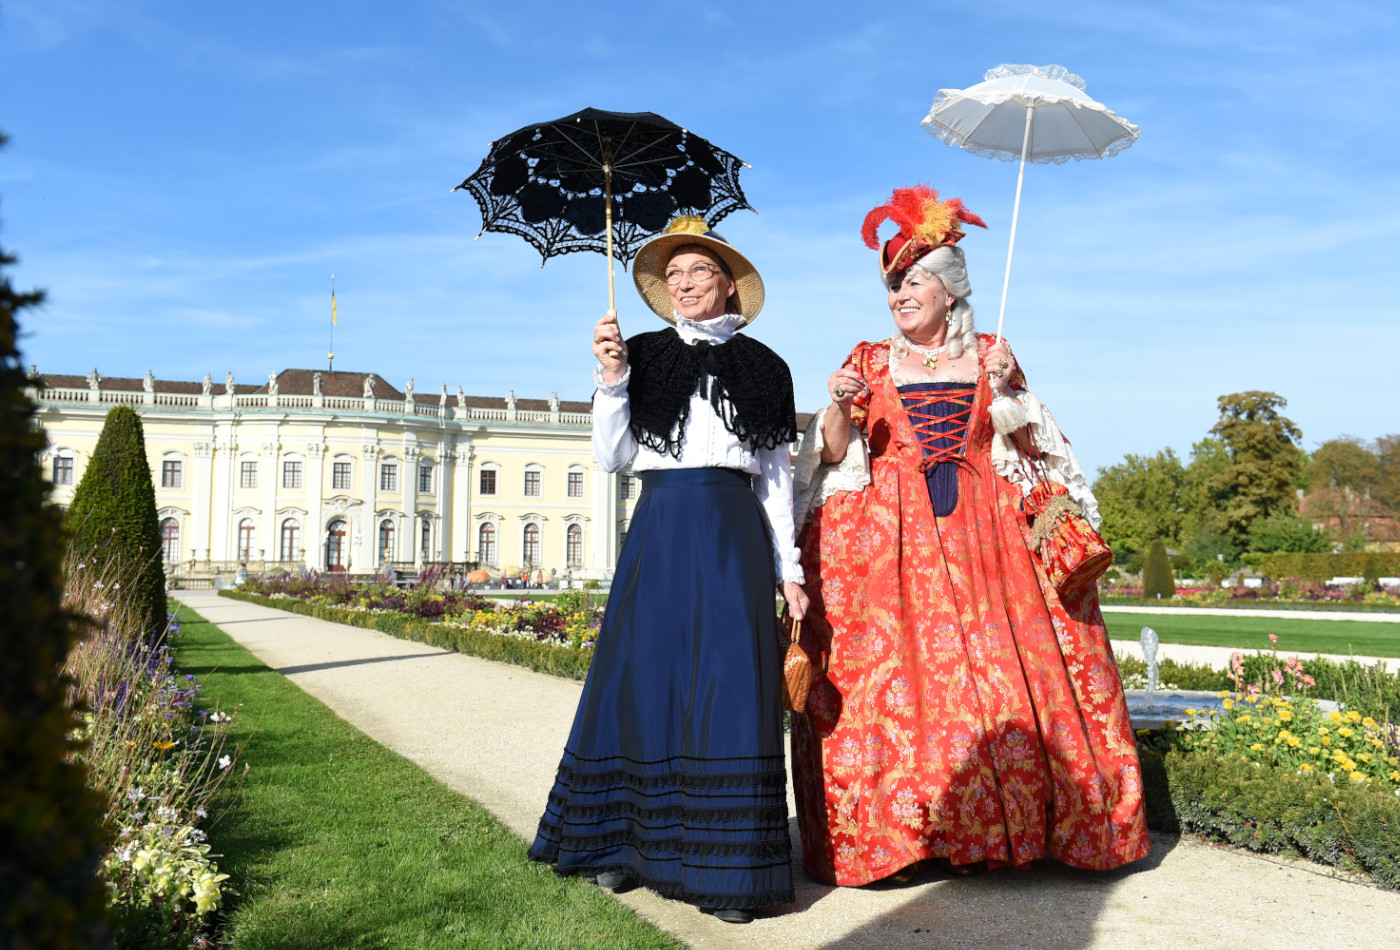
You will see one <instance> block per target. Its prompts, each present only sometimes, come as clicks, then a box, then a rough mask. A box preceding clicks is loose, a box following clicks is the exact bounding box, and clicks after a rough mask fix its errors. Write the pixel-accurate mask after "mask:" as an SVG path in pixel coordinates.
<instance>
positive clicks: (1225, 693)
mask: <svg viewBox="0 0 1400 950" xmlns="http://www.w3.org/2000/svg"><path fill="white" fill-rule="evenodd" d="M1229 695H1230V691H1229V690H1228V689H1222V690H1221V691H1220V692H1218V693H1216V694H1215V698H1216V699H1224V698H1225V697H1227V696H1229Z"/></svg>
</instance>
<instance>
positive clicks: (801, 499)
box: [793, 343, 870, 533]
mask: <svg viewBox="0 0 1400 950" xmlns="http://www.w3.org/2000/svg"><path fill="white" fill-rule="evenodd" d="M869 351H870V344H869V343H861V344H859V345H858V346H857V347H856V348H855V349H854V350H852V351H851V355H850V356H848V357H846V361H845V362H844V363H843V364H842V366H846V367H854V368H856V369H858V370H859V371H860V374H861V376H862V377H864V378H866V379H867V385H866V390H865V393H864V394H863V395H861V396H857V397H856V399H855V401H854V402H853V403H852V405H851V434H850V438H849V439H848V440H847V442H846V454H845V456H844V457H843V458H842V459H841V461H839V462H823V461H822V448H823V447H824V446H825V444H826V440H825V439H824V438H823V436H822V423H823V422H824V421H825V419H826V413H827V409H829V408H830V407H829V406H827V407H823V408H822V409H820V410H818V411H817V413H816V414H815V415H813V416H812V421H811V422H809V423H808V424H807V430H806V432H804V433H803V435H802V442H801V445H800V446H799V448H798V450H797V462H796V464H795V466H794V471H793V485H794V488H793V493H794V502H793V514H794V517H795V520H796V523H797V530H798V532H799V533H801V531H802V526H803V525H805V524H806V523H807V520H808V519H809V518H810V517H811V516H812V512H814V511H816V510H817V509H818V508H820V507H821V506H822V505H823V504H824V503H825V502H826V500H827V499H828V498H830V497H831V496H832V495H835V494H836V493H837V492H845V491H864V490H865V487H866V486H867V485H869V484H870V451H869V448H868V447H867V446H866V443H865V431H866V418H867V415H868V413H869V408H870V388H869V383H868V379H869V374H870V368H869V362H868V360H867V359H866V357H867V356H868V354H869Z"/></svg>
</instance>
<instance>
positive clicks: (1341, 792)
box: [1142, 749, 1400, 889]
mask: <svg viewBox="0 0 1400 950" xmlns="http://www.w3.org/2000/svg"><path fill="white" fill-rule="evenodd" d="M1142 768H1143V777H1144V786H1145V788H1146V790H1147V799H1148V801H1147V810H1148V826H1149V827H1150V828H1153V829H1154V830H1157V831H1166V832H1172V833H1177V832H1193V833H1195V834H1200V835H1204V836H1206V837H1208V838H1214V839H1216V840H1219V841H1226V842H1229V843H1230V844H1233V845H1237V846H1239V847H1242V848H1248V849H1250V850H1251V851H1260V852H1270V853H1283V854H1292V855H1298V856H1300V857H1304V858H1308V859H1309V860H1312V861H1316V862H1318V863H1320V864H1328V865H1332V866H1334V867H1338V868H1341V869H1343V870H1356V871H1363V872H1365V873H1366V874H1369V875H1370V876H1371V878H1372V880H1374V881H1375V882H1376V883H1377V884H1379V885H1381V886H1382V887H1387V888H1392V889H1400V798H1397V797H1396V796H1395V795H1393V794H1390V793H1388V792H1383V791H1377V790H1376V789H1375V788H1372V787H1368V786H1360V785H1353V784H1350V783H1346V782H1336V781H1334V780H1333V779H1331V778H1329V777H1328V776H1327V775H1326V774H1325V773H1317V772H1312V773H1304V774H1298V773H1295V772H1290V771H1287V770H1285V769H1280V768H1273V767H1269V766H1265V765H1260V764H1258V763H1255V762H1251V761H1249V760H1248V759H1246V758H1244V757H1243V756H1230V757H1227V758H1220V757H1217V756H1214V755H1209V754H1198V753H1194V752H1186V751H1181V750H1171V751H1168V752H1167V753H1166V754H1165V755H1163V754H1161V753H1159V752H1156V751H1153V750H1151V749H1144V750H1142Z"/></svg>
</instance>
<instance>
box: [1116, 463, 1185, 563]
mask: <svg viewBox="0 0 1400 950" xmlns="http://www.w3.org/2000/svg"><path fill="white" fill-rule="evenodd" d="M1185 487H1186V469H1185V468H1184V467H1183V466H1182V464H1181V460H1180V459H1178V458H1177V457H1176V453H1175V452H1173V451H1172V450H1171V449H1169V448H1168V449H1163V450H1162V451H1160V452H1158V453H1157V454H1156V455H1128V456H1126V457H1124V459H1123V462H1122V463H1121V464H1119V465H1111V466H1109V467H1107V468H1101V469H1099V474H1098V478H1096V479H1095V480H1094V496H1095V497H1096V498H1097V499H1098V502H1099V513H1100V514H1101V515H1103V525H1102V528H1101V531H1102V534H1103V538H1104V540H1105V541H1107V542H1108V546H1109V547H1111V548H1113V549H1114V550H1115V551H1118V550H1123V551H1130V552H1132V551H1141V550H1143V549H1145V548H1146V547H1147V545H1148V544H1149V543H1151V541H1152V539H1153V538H1170V539H1173V540H1175V539H1176V538H1179V537H1180V536H1181V520H1182V509H1181V495H1182V492H1183V491H1184V489H1185Z"/></svg>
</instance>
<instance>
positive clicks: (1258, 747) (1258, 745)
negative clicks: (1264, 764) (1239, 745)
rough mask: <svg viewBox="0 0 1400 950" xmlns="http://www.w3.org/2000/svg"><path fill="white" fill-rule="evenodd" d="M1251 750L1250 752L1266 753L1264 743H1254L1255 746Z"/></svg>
mask: <svg viewBox="0 0 1400 950" xmlns="http://www.w3.org/2000/svg"><path fill="white" fill-rule="evenodd" d="M1249 750H1250V751H1251V752H1263V751H1264V744H1263V743H1262V742H1256V743H1254V745H1252V746H1250V747H1249Z"/></svg>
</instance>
